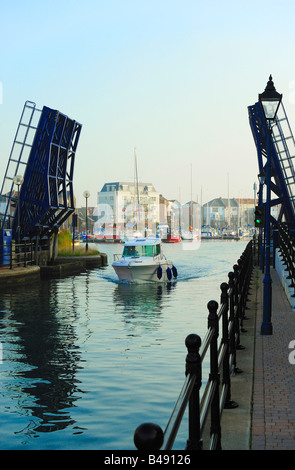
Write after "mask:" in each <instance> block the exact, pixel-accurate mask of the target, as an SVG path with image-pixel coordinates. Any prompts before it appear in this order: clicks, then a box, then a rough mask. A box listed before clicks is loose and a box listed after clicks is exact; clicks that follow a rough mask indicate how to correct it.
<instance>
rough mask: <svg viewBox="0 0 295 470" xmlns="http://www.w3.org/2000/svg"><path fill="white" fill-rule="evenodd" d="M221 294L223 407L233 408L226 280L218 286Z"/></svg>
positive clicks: (234, 403)
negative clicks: (223, 351)
mask: <svg viewBox="0 0 295 470" xmlns="http://www.w3.org/2000/svg"><path fill="white" fill-rule="evenodd" d="M220 289H221V295H220V302H221V304H222V305H223V306H224V308H223V314H222V343H223V344H224V346H225V353H224V358H223V364H222V369H223V371H222V384H223V385H224V386H225V387H226V397H225V404H224V408H226V409H233V408H237V407H238V406H239V405H238V403H237V402H235V401H233V400H232V399H231V380H230V365H229V356H230V354H229V353H230V344H229V343H230V341H229V331H228V311H229V298H228V297H229V296H228V289H229V285H228V284H227V283H226V282H223V283H222V284H221V286H220Z"/></svg>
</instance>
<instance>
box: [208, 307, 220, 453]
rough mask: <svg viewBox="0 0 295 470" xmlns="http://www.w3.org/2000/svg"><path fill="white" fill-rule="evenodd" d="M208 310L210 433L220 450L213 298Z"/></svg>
mask: <svg viewBox="0 0 295 470" xmlns="http://www.w3.org/2000/svg"><path fill="white" fill-rule="evenodd" d="M207 308H208V310H209V315H208V328H212V330H214V332H213V336H212V339H211V342H210V374H209V379H210V381H211V382H212V383H213V384H214V393H213V398H212V403H211V428H210V433H211V436H212V448H213V449H215V450H221V426H220V408H219V384H220V374H219V371H218V336H219V328H218V315H217V309H218V303H217V302H216V301H215V300H210V302H208V304H207Z"/></svg>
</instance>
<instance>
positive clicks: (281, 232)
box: [278, 223, 295, 297]
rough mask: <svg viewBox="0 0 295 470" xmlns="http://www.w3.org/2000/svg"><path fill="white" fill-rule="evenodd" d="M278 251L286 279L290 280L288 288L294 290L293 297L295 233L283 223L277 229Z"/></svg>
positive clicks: (294, 284) (294, 283)
mask: <svg viewBox="0 0 295 470" xmlns="http://www.w3.org/2000/svg"><path fill="white" fill-rule="evenodd" d="M278 249H279V252H280V255H281V257H282V264H283V266H285V270H286V271H288V276H287V278H286V279H290V284H289V287H291V288H294V293H293V295H292V297H295V233H294V231H291V230H290V229H289V227H288V225H287V224H284V223H282V224H280V225H279V227H278Z"/></svg>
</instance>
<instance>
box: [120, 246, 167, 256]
mask: <svg viewBox="0 0 295 470" xmlns="http://www.w3.org/2000/svg"><path fill="white" fill-rule="evenodd" d="M158 254H160V245H137V246H133V245H131V246H126V245H125V246H124V250H123V256H155V255H158Z"/></svg>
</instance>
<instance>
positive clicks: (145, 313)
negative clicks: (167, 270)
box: [113, 281, 177, 329]
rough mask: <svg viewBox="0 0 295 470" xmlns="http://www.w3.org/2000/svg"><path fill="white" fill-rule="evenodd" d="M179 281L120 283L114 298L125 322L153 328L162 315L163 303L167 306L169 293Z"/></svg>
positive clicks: (117, 309) (115, 290)
mask: <svg viewBox="0 0 295 470" xmlns="http://www.w3.org/2000/svg"><path fill="white" fill-rule="evenodd" d="M176 286H177V282H176V281H175V282H167V283H147V284H133V283H118V284H117V285H116V287H115V289H114V293H113V300H114V305H115V307H116V312H117V313H120V314H121V315H122V316H123V319H124V322H125V323H126V324H127V325H128V324H131V323H132V326H133V327H134V326H136V325H137V326H138V325H140V326H141V327H144V328H146V329H151V328H153V327H154V326H155V323H156V322H157V320H158V318H159V316H160V315H161V312H162V308H163V305H166V306H167V301H168V300H169V299H168V297H169V295H170V294H171V293H172V292H173V291H174V290H175V289H176Z"/></svg>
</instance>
